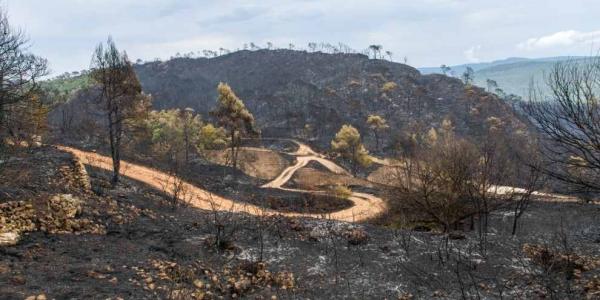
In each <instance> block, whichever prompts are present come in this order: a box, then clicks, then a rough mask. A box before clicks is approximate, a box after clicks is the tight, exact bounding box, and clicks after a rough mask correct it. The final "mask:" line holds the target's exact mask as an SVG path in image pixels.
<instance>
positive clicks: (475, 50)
mask: <svg viewBox="0 0 600 300" xmlns="http://www.w3.org/2000/svg"><path fill="white" fill-rule="evenodd" d="M480 51H481V45H477V46H473V47H471V48H469V49H467V50H465V52H464V54H465V58H466V59H467V60H468V61H469V62H471V63H477V62H480V61H481V59H479V52H480Z"/></svg>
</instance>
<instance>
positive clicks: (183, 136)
mask: <svg viewBox="0 0 600 300" xmlns="http://www.w3.org/2000/svg"><path fill="white" fill-rule="evenodd" d="M146 124H147V125H146V126H147V128H148V129H149V131H150V135H151V141H152V144H153V152H155V153H158V154H160V155H167V154H169V155H170V156H181V155H183V157H184V159H185V162H186V163H187V162H188V161H189V150H190V148H191V147H192V146H193V145H196V143H197V141H198V138H199V135H200V131H201V128H202V125H203V124H202V120H201V119H200V116H199V115H194V114H193V111H190V110H185V111H181V110H179V109H170V110H161V111H152V112H150V114H149V115H148V119H147V120H146Z"/></svg>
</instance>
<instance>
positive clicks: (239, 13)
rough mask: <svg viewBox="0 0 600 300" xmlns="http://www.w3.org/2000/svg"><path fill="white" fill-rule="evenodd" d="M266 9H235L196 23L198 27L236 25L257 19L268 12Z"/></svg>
mask: <svg viewBox="0 0 600 300" xmlns="http://www.w3.org/2000/svg"><path fill="white" fill-rule="evenodd" d="M268 10H269V9H268V8H263V7H239V8H235V9H233V11H231V12H228V13H226V14H223V15H220V16H217V17H213V18H208V19H204V20H201V21H199V22H198V23H199V24H200V25H205V26H206V25H208V26H213V25H214V26H218V25H223V24H227V23H238V22H245V21H250V20H252V19H254V18H256V17H259V16H261V15H264V14H266V13H267V12H268Z"/></svg>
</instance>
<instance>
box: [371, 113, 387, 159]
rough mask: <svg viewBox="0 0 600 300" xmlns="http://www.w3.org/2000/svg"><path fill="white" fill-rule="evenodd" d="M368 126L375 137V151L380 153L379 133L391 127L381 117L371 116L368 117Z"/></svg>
mask: <svg viewBox="0 0 600 300" xmlns="http://www.w3.org/2000/svg"><path fill="white" fill-rule="evenodd" d="M367 125H369V128H371V130H372V131H373V136H374V137H375V150H376V151H379V133H380V132H382V131H383V130H385V129H387V128H389V127H390V126H388V124H387V121H386V120H385V119H384V118H383V117H382V116H379V115H369V117H367Z"/></svg>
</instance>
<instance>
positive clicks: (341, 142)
mask: <svg viewBox="0 0 600 300" xmlns="http://www.w3.org/2000/svg"><path fill="white" fill-rule="evenodd" d="M331 149H332V150H333V152H335V153H336V154H338V155H339V156H341V157H342V158H343V159H344V160H346V161H347V162H348V163H349V164H350V170H351V172H352V174H354V175H356V172H357V171H358V168H359V167H368V166H369V165H371V163H372V161H371V157H370V156H369V151H367V149H366V148H365V146H364V145H363V144H362V143H361V141H360V133H359V132H358V130H357V129H356V128H354V127H352V126H351V125H343V126H342V128H341V129H340V131H338V133H337V134H336V135H335V138H334V139H333V141H331Z"/></svg>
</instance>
